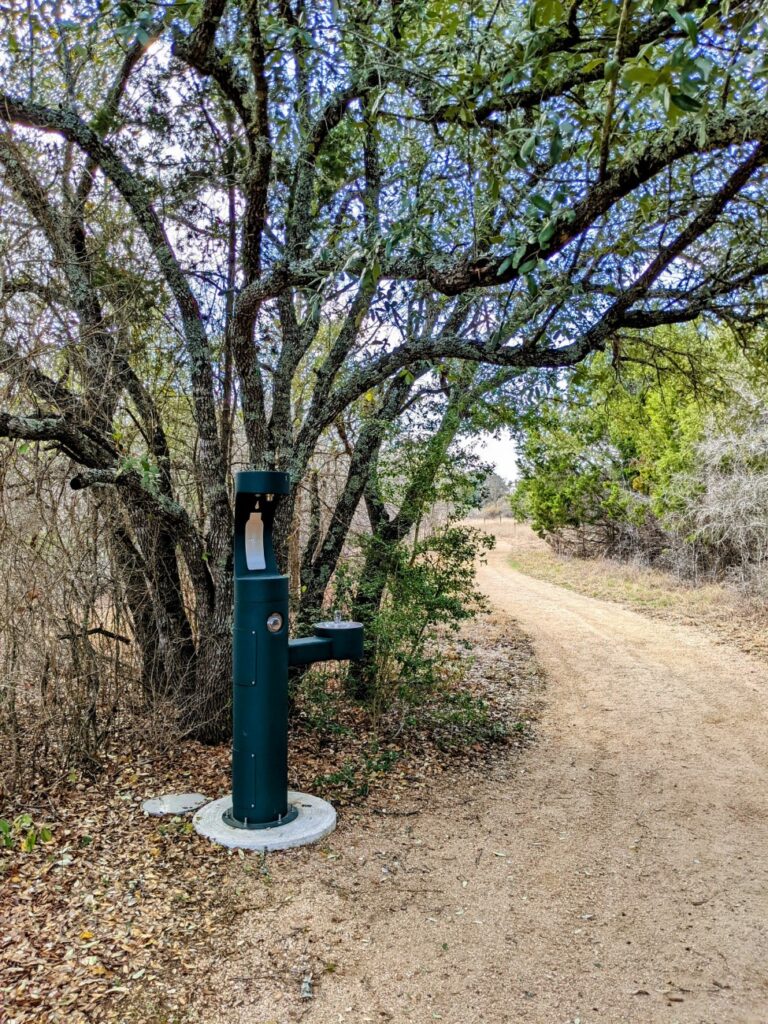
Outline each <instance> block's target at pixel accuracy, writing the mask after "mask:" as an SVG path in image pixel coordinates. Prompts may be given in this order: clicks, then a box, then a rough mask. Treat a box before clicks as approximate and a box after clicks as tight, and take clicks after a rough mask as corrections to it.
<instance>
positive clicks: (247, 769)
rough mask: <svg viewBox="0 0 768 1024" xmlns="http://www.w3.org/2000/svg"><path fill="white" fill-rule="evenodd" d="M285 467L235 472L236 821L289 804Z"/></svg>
mask: <svg viewBox="0 0 768 1024" xmlns="http://www.w3.org/2000/svg"><path fill="white" fill-rule="evenodd" d="M289 486H290V483H289V478H288V474H287V473H254V472H248V473H237V474H236V476H235V616H234V630H233V636H232V684H233V685H232V691H233V692H232V810H231V811H228V812H227V813H226V814H225V815H224V820H225V822H226V823H227V824H228V825H234V826H235V827H237V828H249V829H254V828H272V827H274V826H276V825H282V824H285V823H286V822H288V821H291V820H292V819H293V818H294V817H296V810H295V809H294V808H289V806H288V577H287V576H283V575H282V574H281V573H279V572H278V569H277V563H276V561H275V553H274V549H273V546H272V524H273V521H274V516H275V505H276V502H277V498H278V495H281V494H287V493H288V490H289Z"/></svg>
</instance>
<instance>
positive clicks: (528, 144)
mask: <svg viewBox="0 0 768 1024" xmlns="http://www.w3.org/2000/svg"><path fill="white" fill-rule="evenodd" d="M535 148H536V136H535V135H529V136H528V138H527V139H526V140H525V142H524V143H523V145H522V147H521V149H520V156H521V157H522V159H523V160H530V158H531V156H532V155H533V151H534V149H535Z"/></svg>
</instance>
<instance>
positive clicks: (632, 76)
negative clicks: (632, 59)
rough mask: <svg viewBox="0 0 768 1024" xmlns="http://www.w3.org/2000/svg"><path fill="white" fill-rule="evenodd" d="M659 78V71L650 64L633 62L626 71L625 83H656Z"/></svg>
mask: <svg viewBox="0 0 768 1024" xmlns="http://www.w3.org/2000/svg"><path fill="white" fill-rule="evenodd" d="M658 80H659V73H658V71H656V69H655V68H652V67H650V65H648V64H633V65H632V67H629V68H627V70H626V71H625V72H624V77H623V81H624V84H625V85H633V84H634V83H637V84H639V85H656V83H657V82H658Z"/></svg>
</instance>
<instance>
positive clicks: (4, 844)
mask: <svg viewBox="0 0 768 1024" xmlns="http://www.w3.org/2000/svg"><path fill="white" fill-rule="evenodd" d="M52 839H53V833H52V832H51V830H50V829H49V828H48V827H47V826H46V825H36V824H35V823H34V821H33V819H32V817H31V815H29V814H20V815H18V817H16V818H14V819H13V821H8V820H6V819H5V818H0V848H4V849H6V850H20V851H21V852H22V853H32V851H33V850H34V849H35V847H36V846H37V844H38V843H50V842H51V840H52Z"/></svg>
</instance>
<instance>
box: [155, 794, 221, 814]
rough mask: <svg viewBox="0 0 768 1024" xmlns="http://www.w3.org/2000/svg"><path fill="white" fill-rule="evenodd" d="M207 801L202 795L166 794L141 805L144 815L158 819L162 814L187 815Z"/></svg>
mask: <svg viewBox="0 0 768 1024" xmlns="http://www.w3.org/2000/svg"><path fill="white" fill-rule="evenodd" d="M207 799H208V797H207V796H205V795H204V794H203V793H166V794H165V795H164V796H158V797H154V798H153V799H152V800H145V801H144V803H143V804H142V805H141V809H142V811H144V812H145V813H146V814H152V815H156V816H157V817H160V816H161V815H164V814H189V812H190V811H196V810H197V808H198V807H200V806H201V805H202V804H204V803H205V801H206V800H207Z"/></svg>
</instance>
